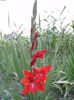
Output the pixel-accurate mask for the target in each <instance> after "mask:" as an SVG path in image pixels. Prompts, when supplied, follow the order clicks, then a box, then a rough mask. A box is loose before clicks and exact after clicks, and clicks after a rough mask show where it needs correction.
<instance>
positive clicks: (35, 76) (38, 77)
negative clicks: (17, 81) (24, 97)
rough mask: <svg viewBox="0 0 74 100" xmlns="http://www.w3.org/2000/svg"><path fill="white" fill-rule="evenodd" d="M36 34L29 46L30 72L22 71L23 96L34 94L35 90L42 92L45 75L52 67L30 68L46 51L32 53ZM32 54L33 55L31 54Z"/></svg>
mask: <svg viewBox="0 0 74 100" xmlns="http://www.w3.org/2000/svg"><path fill="white" fill-rule="evenodd" d="M33 35H34V34H33V27H31V36H32V37H33ZM37 36H38V32H36V33H35V36H34V39H33V40H32V45H31V56H32V57H31V61H30V69H31V72H30V71H27V70H24V78H22V79H21V83H22V84H23V85H24V89H23V91H22V93H23V94H26V93H28V92H32V93H35V92H36V90H39V91H44V90H45V88H44V84H45V81H46V80H47V73H48V71H49V70H50V68H51V67H52V65H48V66H43V67H32V66H33V65H34V64H35V62H36V59H37V58H40V59H43V57H44V53H45V51H46V50H47V48H46V49H44V50H37V51H35V52H34V53H33V52H32V51H33V50H34V46H35V41H36V39H37ZM32 53H33V54H32Z"/></svg>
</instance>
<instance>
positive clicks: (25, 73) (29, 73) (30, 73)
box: [24, 70, 34, 76]
mask: <svg viewBox="0 0 74 100" xmlns="http://www.w3.org/2000/svg"><path fill="white" fill-rule="evenodd" d="M24 75H25V76H30V75H31V76H33V75H34V74H33V73H32V72H29V71H27V70H24Z"/></svg>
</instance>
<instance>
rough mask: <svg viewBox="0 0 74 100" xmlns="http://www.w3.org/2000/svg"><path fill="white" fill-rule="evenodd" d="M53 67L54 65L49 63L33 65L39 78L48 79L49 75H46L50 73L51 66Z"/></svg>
mask: <svg viewBox="0 0 74 100" xmlns="http://www.w3.org/2000/svg"><path fill="white" fill-rule="evenodd" d="M51 67H52V65H48V66H43V67H40V68H38V67H36V68H35V67H32V69H33V71H34V73H35V75H36V77H37V78H38V79H39V80H43V81H45V80H47V77H46V74H47V73H48V71H49V70H50V68H51Z"/></svg>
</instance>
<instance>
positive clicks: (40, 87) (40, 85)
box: [37, 82, 45, 91]
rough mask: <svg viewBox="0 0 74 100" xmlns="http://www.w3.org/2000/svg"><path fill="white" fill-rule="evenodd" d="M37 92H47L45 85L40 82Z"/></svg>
mask: <svg viewBox="0 0 74 100" xmlns="http://www.w3.org/2000/svg"><path fill="white" fill-rule="evenodd" d="M37 90H39V91H44V90H45V89H44V85H43V84H41V83H40V82H39V83H37Z"/></svg>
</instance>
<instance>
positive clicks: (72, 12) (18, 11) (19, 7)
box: [0, 0, 74, 34]
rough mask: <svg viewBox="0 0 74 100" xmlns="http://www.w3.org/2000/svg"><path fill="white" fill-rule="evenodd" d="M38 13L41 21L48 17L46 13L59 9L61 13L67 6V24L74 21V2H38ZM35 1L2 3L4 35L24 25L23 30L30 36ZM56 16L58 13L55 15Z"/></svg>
mask: <svg viewBox="0 0 74 100" xmlns="http://www.w3.org/2000/svg"><path fill="white" fill-rule="evenodd" d="M37 1H38V6H37V9H38V12H37V15H40V16H41V19H42V18H44V17H45V16H46V14H45V13H44V11H47V12H48V14H51V13H52V12H53V11H56V9H58V10H59V11H61V10H62V9H63V7H64V6H65V5H66V7H67V8H66V12H65V14H64V15H67V14H68V12H69V14H68V19H67V21H66V22H67V23H68V22H70V21H71V20H74V0H37ZM33 3H34V0H6V1H0V31H1V30H2V32H3V33H7V34H8V33H10V32H11V31H13V30H16V29H17V28H18V27H19V26H20V25H21V24H23V26H22V27H23V30H25V31H26V32H27V34H29V30H30V24H31V23H30V22H31V16H32V7H33ZM54 14H55V16H56V13H54ZM8 15H9V19H10V28H9V26H8Z"/></svg>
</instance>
